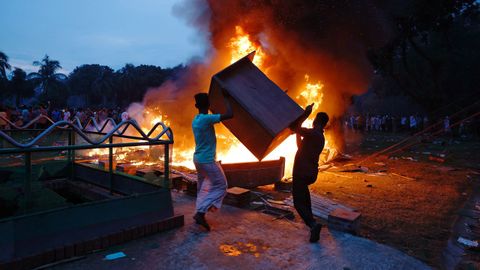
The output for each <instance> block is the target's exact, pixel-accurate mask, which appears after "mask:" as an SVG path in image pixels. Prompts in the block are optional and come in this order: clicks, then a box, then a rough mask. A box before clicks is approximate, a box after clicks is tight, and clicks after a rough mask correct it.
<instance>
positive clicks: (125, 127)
mask: <svg viewBox="0 0 480 270" xmlns="http://www.w3.org/2000/svg"><path fill="white" fill-rule="evenodd" d="M0 117H1V116H0ZM41 118H46V119H47V120H48V121H49V122H50V123H51V125H50V126H49V127H48V128H47V129H45V130H41V129H31V128H30V127H31V126H33V125H34V124H35V123H36V122H38V120H40V119H41ZM3 119H4V120H6V121H8V120H7V119H5V118H3ZM8 123H9V124H10V126H11V127H12V129H10V130H0V142H2V141H6V142H7V143H9V144H10V145H11V147H9V146H8V147H4V148H0V155H5V154H19V153H20V154H23V155H24V171H25V179H24V181H23V191H24V196H25V204H26V206H25V207H26V208H27V209H28V207H29V201H30V196H31V182H32V153H37V152H50V151H67V163H68V164H69V171H70V178H71V179H74V176H75V172H74V168H75V166H74V165H75V160H76V155H75V154H76V153H75V151H76V150H88V149H99V148H108V160H109V166H108V173H109V181H110V192H112V190H113V176H114V171H113V161H114V152H113V149H114V148H118V147H135V146H154V145H163V147H164V151H163V153H164V156H163V158H164V160H163V161H164V164H163V167H164V177H165V179H167V180H168V179H169V174H170V166H169V165H170V164H169V163H170V150H171V147H170V145H172V144H173V142H174V140H173V132H172V130H171V129H170V127H167V126H166V125H165V124H163V123H162V122H159V123H156V124H155V125H154V126H153V127H152V129H151V130H150V131H149V132H147V133H145V132H143V130H142V129H141V127H140V126H139V125H138V123H137V122H136V121H135V120H127V121H122V122H120V123H118V124H117V123H115V121H113V119H110V118H109V119H107V120H106V121H104V123H103V124H102V125H98V123H97V122H96V121H95V119H94V118H91V119H89V121H88V122H87V124H85V125H84V126H82V125H81V122H80V120H79V119H78V118H76V119H75V120H74V121H73V122H68V121H59V122H53V121H52V120H51V119H49V118H48V117H46V116H43V115H41V116H39V117H37V118H35V119H34V120H32V121H31V122H29V123H28V124H26V125H24V126H21V127H19V126H16V125H14V124H13V123H11V122H10V121H8ZM109 123H110V125H111V126H112V128H110V129H108V128H107V125H108V124H109ZM129 127H131V128H129ZM87 128H90V129H94V130H95V131H91V130H87ZM159 128H161V129H159ZM107 129H108V131H107ZM57 131H65V132H67V142H68V143H67V144H66V145H39V143H40V142H41V140H42V139H44V138H46V137H47V136H48V135H49V134H51V133H53V132H57ZM127 131H129V132H128V134H126V133H127ZM19 132H28V133H37V132H40V133H39V134H38V135H37V136H35V137H34V138H33V139H31V140H30V141H29V142H27V143H22V142H19V141H17V140H16V139H15V138H14V137H12V135H13V134H15V133H19ZM10 134H11V135H10ZM154 134H156V135H154ZM89 135H96V136H97V137H98V136H99V139H97V140H94V139H91V138H90V136H89ZM77 138H82V139H83V140H84V142H85V143H82V144H77V143H76V142H77ZM114 138H122V139H129V140H133V141H132V142H117V143H115V142H114ZM0 145H5V143H3V142H2V144H0Z"/></svg>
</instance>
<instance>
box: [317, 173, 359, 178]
mask: <svg viewBox="0 0 480 270" xmlns="http://www.w3.org/2000/svg"><path fill="white" fill-rule="evenodd" d="M323 173H328V174H332V175H335V176H339V177H345V178H350V179H351V178H353V177H352V176H348V175H342V174H338V173H334V172H323Z"/></svg>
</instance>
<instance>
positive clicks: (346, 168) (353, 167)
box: [340, 165, 368, 173]
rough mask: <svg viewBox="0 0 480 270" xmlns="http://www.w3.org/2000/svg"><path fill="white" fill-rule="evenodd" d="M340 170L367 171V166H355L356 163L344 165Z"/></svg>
mask: <svg viewBox="0 0 480 270" xmlns="http://www.w3.org/2000/svg"><path fill="white" fill-rule="evenodd" d="M340 172H363V173H366V172H368V168H367V167H365V166H356V165H345V166H344V169H342V170H340Z"/></svg>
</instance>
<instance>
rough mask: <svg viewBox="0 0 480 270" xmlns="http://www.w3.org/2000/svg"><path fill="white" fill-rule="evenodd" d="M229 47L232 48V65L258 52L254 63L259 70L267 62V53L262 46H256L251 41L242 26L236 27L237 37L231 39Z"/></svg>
mask: <svg viewBox="0 0 480 270" xmlns="http://www.w3.org/2000/svg"><path fill="white" fill-rule="evenodd" d="M227 47H228V48H231V59H230V64H232V63H234V62H236V61H237V60H239V59H240V58H242V57H244V56H245V55H248V54H249V53H251V52H253V51H256V52H255V58H254V59H253V63H254V64H255V65H256V66H257V67H259V68H261V67H262V65H263V62H264V60H265V53H264V52H263V50H262V48H261V47H260V45H257V44H254V43H253V42H252V41H251V40H250V35H249V34H247V33H245V31H243V28H242V27H241V26H238V25H237V26H235V37H232V38H231V39H230V43H229V44H228V45H227Z"/></svg>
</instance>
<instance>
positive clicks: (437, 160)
mask: <svg viewBox="0 0 480 270" xmlns="http://www.w3.org/2000/svg"><path fill="white" fill-rule="evenodd" d="M428 160H431V161H436V162H440V163H443V162H445V159H444V158H441V157H436V156H429V157H428Z"/></svg>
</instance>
